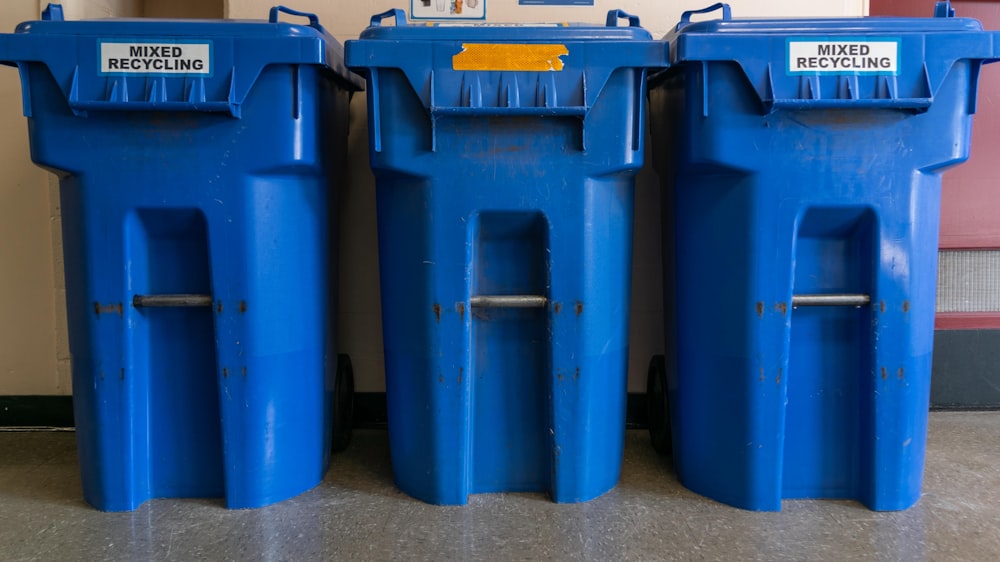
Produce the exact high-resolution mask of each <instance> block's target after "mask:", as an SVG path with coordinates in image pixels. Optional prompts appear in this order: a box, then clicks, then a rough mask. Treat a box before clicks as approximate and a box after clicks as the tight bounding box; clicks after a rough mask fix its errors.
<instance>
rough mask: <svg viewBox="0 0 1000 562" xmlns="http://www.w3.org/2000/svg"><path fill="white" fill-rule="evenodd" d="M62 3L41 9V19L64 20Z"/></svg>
mask: <svg viewBox="0 0 1000 562" xmlns="http://www.w3.org/2000/svg"><path fill="white" fill-rule="evenodd" d="M65 19H66V18H65V17H63V7H62V4H52V3H50V4H49V5H48V6H46V7H45V9H44V10H42V21H65Z"/></svg>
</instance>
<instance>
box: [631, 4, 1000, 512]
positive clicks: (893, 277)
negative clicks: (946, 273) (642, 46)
mask: <svg viewBox="0 0 1000 562" xmlns="http://www.w3.org/2000/svg"><path fill="white" fill-rule="evenodd" d="M720 8H722V9H723V10H724V12H723V19H722V20H721V21H720V20H715V21H707V22H700V23H690V22H689V18H690V15H691V12H688V13H685V14H684V16H683V17H682V19H681V23H680V24H679V25H678V27H677V30H676V31H675V32H673V33H671V34H669V35H668V36H667V37H666V40H667V41H668V42H669V43H670V45H671V54H672V55H673V58H672V66H671V68H670V69H669V70H668V71H666V72H664V73H662V74H660V75H658V76H656V77H655V78H652V79H651V93H650V95H651V98H650V104H651V109H650V114H651V116H652V124H651V127H652V132H653V135H654V136H653V142H654V154H655V155H656V158H655V162H656V163H657V164H658V165H659V172H660V174H661V177H662V180H663V197H664V208H665V213H664V224H665V225H666V228H665V229H664V230H665V241H664V245H665V249H666V251H665V253H667V254H670V253H672V252H676V256H675V257H674V258H673V259H671V260H670V261H671V263H668V264H666V265H665V268H664V269H665V275H668V274H669V273H670V272H671V271H673V275H674V276H675V280H676V289H675V290H673V291H671V290H668V292H667V294H666V297H665V298H666V299H667V302H668V303H671V302H672V303H674V309H675V313H676V319H675V322H676V333H677V338H676V358H675V359H676V361H675V360H674V358H673V357H671V358H669V359H670V360H668V361H667V362H666V363H665V364H664V363H660V366H659V367H658V366H657V365H656V364H655V362H654V364H653V368H652V369H651V371H652V372H651V376H654V377H657V378H659V379H660V380H659V381H656V380H652V379H651V381H650V388H651V389H656V388H663V387H664V386H665V387H666V388H667V389H668V390H667V392H668V393H669V406H670V418H671V420H672V430H673V432H672V436H673V454H674V464H675V466H676V468H677V472H678V475H679V477H680V480H681V482H682V483H683V484H684V485H685V486H687V487H688V488H690V489H692V490H694V491H696V492H698V493H700V494H703V495H706V496H708V497H710V498H714V499H716V500H719V501H721V502H724V503H727V504H730V505H734V506H738V507H742V508H746V509H753V510H778V509H780V508H781V500H782V499H783V498H851V499H857V500H859V501H861V502H862V503H864V504H865V505H867V506H868V507H870V508H871V509H875V510H897V509H905V508H907V507H909V506H911V505H913V504H914V502H916V501H917V499H918V498H919V496H920V486H921V479H922V474H923V463H924V448H925V441H926V433H927V410H928V401H929V389H930V375H931V350H932V342H933V337H934V299H935V282H936V273H937V236H938V215H939V206H940V189H941V172H942V171H943V170H944V169H945V168H947V167H949V166H952V165H955V164H958V163H960V162H962V161H964V160H965V159H966V158H967V157H968V155H969V135H970V127H971V124H972V118H971V117H972V114H973V113H974V112H975V103H976V80H977V78H978V76H979V71H980V67H981V66H982V64H983V63H984V62H992V61H993V60H995V57H996V56H997V51H996V47H995V46H994V45H995V42H996V40H997V39H998V35H997V34H996V33H993V32H989V33H987V32H984V31H983V30H982V27H981V26H980V24H979V22H977V21H975V20H972V19H960V18H955V17H950V16H953V11H952V10H950V6H949V5H947V3H939V4H938V10H937V15H938V16H939V17H935V18H927V19H895V18H863V19H826V20H818V19H817V20H736V19H731V18H730V11H729V7H728V6H726V5H723V4H716V5H714V6H712V7H711V8H708V9H706V10H701V11H713V10H717V9H720ZM998 44H1000V43H998ZM670 225H673V228H672V229H671V227H670ZM667 308H670V307H669V306H668V307H667ZM668 328H669V329H670V330H673V326H672V325H670V324H669V322H668ZM670 330H668V331H670ZM668 347H670V343H669V342H668ZM657 371H659V372H657ZM664 371H665V372H664ZM668 375H669V376H668ZM651 398H652V400H653V401H654V403H655V401H656V400H657V399H658V398H659V399H661V400H662V397H657V396H653V397H651ZM660 430H661V431H662V430H663V429H662V428H660ZM654 437H655V435H654ZM661 443H663V441H662V440H661Z"/></svg>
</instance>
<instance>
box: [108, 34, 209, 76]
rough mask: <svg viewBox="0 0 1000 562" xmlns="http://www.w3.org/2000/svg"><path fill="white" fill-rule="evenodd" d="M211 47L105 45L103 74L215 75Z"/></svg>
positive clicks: (197, 45) (191, 44)
mask: <svg viewBox="0 0 1000 562" xmlns="http://www.w3.org/2000/svg"><path fill="white" fill-rule="evenodd" d="M211 54H212V44H211V43H167V42H163V43H110V42H101V74H188V75H196V76H211V75H212V57H211Z"/></svg>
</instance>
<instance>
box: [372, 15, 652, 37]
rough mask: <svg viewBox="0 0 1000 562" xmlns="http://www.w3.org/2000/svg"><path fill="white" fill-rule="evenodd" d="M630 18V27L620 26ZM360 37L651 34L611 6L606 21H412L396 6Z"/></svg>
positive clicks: (634, 35)
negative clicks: (388, 22)
mask: <svg viewBox="0 0 1000 562" xmlns="http://www.w3.org/2000/svg"><path fill="white" fill-rule="evenodd" d="M389 17H394V18H395V20H396V25H395V26H383V25H382V20H383V19H386V18H389ZM619 19H627V20H628V22H629V25H628V26H627V27H618V20H619ZM360 39H371V40H391V41H491V42H497V43H525V42H527V43H533V42H539V41H552V40H554V39H559V40H563V41H608V40H621V41H629V40H648V39H652V36H651V35H650V34H649V32H648V31H646V30H645V29H643V28H642V27H639V18H638V17H636V16H633V15H631V14H627V13H625V12H623V11H621V10H611V11H610V12H608V17H607V20H606V22H605V24H604V25H597V24H592V23H571V22H561V23H451V22H426V23H423V22H421V23H416V24H411V23H407V21H406V14H405V13H404V12H403V10H399V9H394V10H389V11H387V12H383V13H380V14H376V15H374V16H372V18H371V25H370V26H369V27H368V28H366V29H365V30H364V31H362V32H361V35H360Z"/></svg>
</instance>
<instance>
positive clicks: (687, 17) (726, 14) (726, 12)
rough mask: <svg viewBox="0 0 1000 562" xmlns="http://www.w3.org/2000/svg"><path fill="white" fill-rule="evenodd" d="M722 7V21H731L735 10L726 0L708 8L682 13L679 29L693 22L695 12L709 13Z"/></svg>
mask: <svg viewBox="0 0 1000 562" xmlns="http://www.w3.org/2000/svg"><path fill="white" fill-rule="evenodd" d="M720 8H721V9H722V21H729V20H731V19H733V11H732V10H731V9H730V8H729V4H726V3H725V2H717V3H715V4H712V5H711V6H709V7H707V8H702V9H700V10H688V11H686V12H684V13H683V14H681V21H680V22H679V23H678V24H677V29H680V28H682V27H684V26H685V25H687V24H689V23H691V16H692V15H694V14H707V13H709V12H714V11H716V10H718V9H720Z"/></svg>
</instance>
